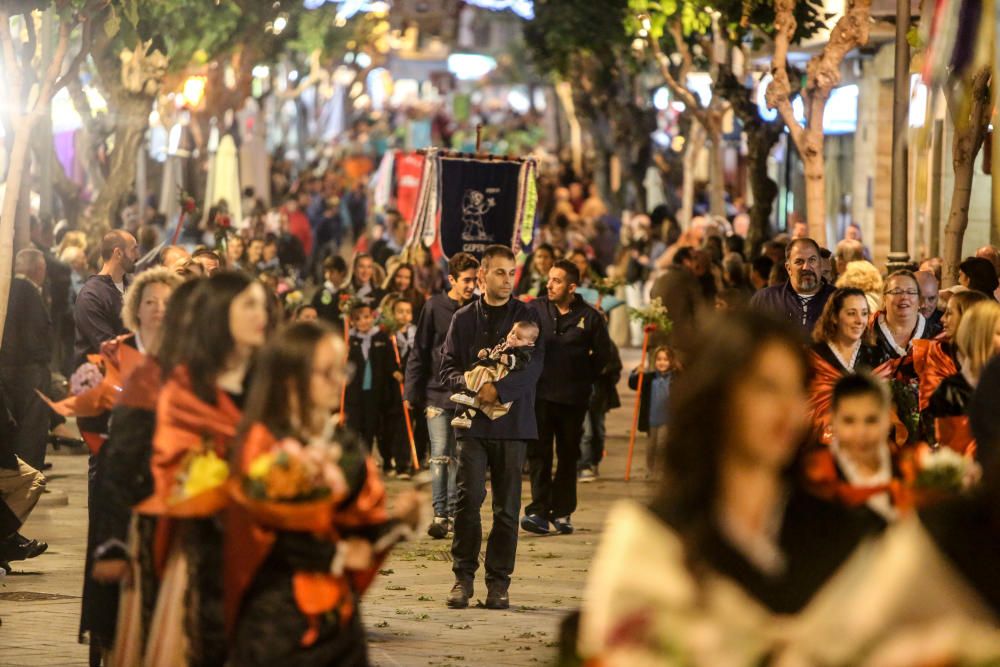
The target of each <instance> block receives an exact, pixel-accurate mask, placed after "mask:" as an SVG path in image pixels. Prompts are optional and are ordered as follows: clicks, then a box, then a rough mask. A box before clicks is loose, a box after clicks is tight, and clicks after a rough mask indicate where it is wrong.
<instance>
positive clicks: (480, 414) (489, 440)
mask: <svg viewBox="0 0 1000 667" xmlns="http://www.w3.org/2000/svg"><path fill="white" fill-rule="evenodd" d="M515 272H516V264H515V261H514V253H513V252H511V250H510V248H507V247H505V246H499V245H493V246H489V247H488V248H486V250H485V251H484V253H483V257H482V264H481V265H480V267H479V281H480V285H481V287H482V291H483V296H482V298H480V299H479V300H476V301H473V302H471V303H469V304H467V305H466V306H463V307H462V308H460V309H459V310H458V311H456V312H455V315H454V317H453V318H452V320H451V326H450V327H449V329H448V335H447V336H446V337H445V342H444V348H443V353H442V356H441V381H442V384H444V385H445V386H446V387H448V388H449V389H451V391H453V392H462V391H464V390H466V387H467V385H466V381H465V372H466V371H467V370H470V369H472V368H473V366H474V365H475V363H476V361H477V360H479V352H480V350H483V349H487V350H491V349H493V348H494V347H495V346H497V345H498V344H500V343H502V342H503V341H504V340H505V339H506V337H507V335H508V333H509V332H510V330H511V329H512V328H513V327H514V323H515V322H524V321H530V322H535V323H537V322H538V316H537V315H536V313H535V312H533V311H532V310H531V309H529V308H528V306H527V305H526V304H524V303H522V302H520V301H518V300H516V299H511V292H512V291H513V289H514V274H515ZM544 361H545V346H544V343H543V342H542V341H541V340H539V341H538V342H537V343H536V344H535V346H534V351H533V352H532V354H531V359H530V361H529V362H528V363H527V365H526V366H525V368H524V370H523V371H518V372H516V373H506V374H505V376H504V377H503V378H502V379H498V380H496V381H495V382H486V383H485V384H482V386H480V388H479V390H478V392H477V394H476V398H477V399H478V404H479V406H480V407H479V408H478V409H477V410H476V413H475V414H474V415H473V416H472V417H471V418H470V421H471V424H470V426H469V428H465V429H456V437H457V438H458V497H457V499H456V508H455V528H454V530H455V537H454V541H453V542H452V546H451V554H452V559H453V565H452V571H453V572H454V573H455V584H454V586H453V587H452V589H451V593H450V594H449V595H448V600H447V604H448V606H449V607H452V608H453V609H463V608H465V607H468V606H469V598H471V597H472V595H473V592H474V591H473V582H474V581H475V576H476V570H477V569H478V568H479V549H480V546H481V542H482V522H481V520H480V516H479V510H480V507H482V504H483V501H484V500H485V499H486V470H487V469H489V471H490V484H491V487H492V491H493V527H492V529H491V531H490V535H489V539H488V540H487V544H486V562H485V569H486V589H487V595H486V607H487V608H489V609H506V608H508V607H509V606H510V598H509V596H508V587H509V586H510V576H511V574H512V573H513V571H514V560H515V556H516V553H517V517H518V515H519V513H520V511H521V468H522V467H523V465H524V459H525V454H526V451H527V442H528V441H529V440H534V439H535V438H537V437H538V431H537V427H536V421H535V385H536V384H537V382H538V377H539V375H540V374H541V370H542V365H543V364H544ZM504 403H510V404H511V405H510V408H509V411H508V412H507V414H504V415H502V416H498V417H497V418H496V419H490V418H489V417H488V416H487V414H486V413H488V412H491V411H492V410H493V408H495V407H496V406H497V405H500V404H504Z"/></svg>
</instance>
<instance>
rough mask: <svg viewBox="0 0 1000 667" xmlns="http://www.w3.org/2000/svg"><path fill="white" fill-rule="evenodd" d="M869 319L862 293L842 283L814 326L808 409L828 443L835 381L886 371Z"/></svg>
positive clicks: (816, 433)
mask: <svg viewBox="0 0 1000 667" xmlns="http://www.w3.org/2000/svg"><path fill="white" fill-rule="evenodd" d="M868 321H869V312H868V300H867V298H866V297H865V293H864V292H862V291H861V290H860V289H857V288H854V287H841V288H838V289H837V290H836V291H835V292H834V293H833V294H831V295H830V298H829V299H828V300H827V302H826V306H824V308H823V312H822V313H821V314H820V316H819V320H818V321H817V322H816V328H815V329H814V330H813V341H814V342H813V346H812V349H811V352H810V355H809V359H810V362H811V364H812V380H811V381H810V385H809V410H810V414H811V416H812V423H813V433H814V436H815V437H816V438H817V439H818V440H820V441H821V442H823V443H825V444H829V443H830V433H829V426H830V407H831V398H832V396H833V388H834V386H835V385H836V384H837V382H838V381H839V380H840V379H841V378H842V377H844V376H845V375H849V374H851V373H856V372H858V371H862V370H866V371H875V372H876V373H883V372H885V371H884V370H883V367H881V364H882V363H883V362H885V355H884V354H882V353H881V352H880V351H879V350H878V348H876V347H875V346H874V342H875V341H874V338H873V336H872V332H871V331H870V330H869V329H868ZM876 369H878V370H876Z"/></svg>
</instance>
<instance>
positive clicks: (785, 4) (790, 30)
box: [765, 0, 805, 150]
mask: <svg viewBox="0 0 1000 667" xmlns="http://www.w3.org/2000/svg"><path fill="white" fill-rule="evenodd" d="M795 28H796V21H795V0H775V3H774V58H773V59H772V61H771V77H772V81H771V85H769V86H768V87H767V92H766V93H765V99H766V100H767V108H768V109H776V110H777V111H778V114H779V115H780V116H781V120H783V121H784V122H785V125H786V126H787V127H788V132H789V133H790V134H791V137H792V141H794V142H795V145H796V146H797V147H798V148H799V149H800V150H802V148H803V142H804V139H805V137H804V135H805V132H804V129H803V127H802V126H801V125H800V124H799V121H798V120H796V118H795V112H794V111H793V109H792V99H791V89H792V85H791V82H790V81H789V80H788V48H789V46H790V45H791V42H792V36H793V35H794V34H795Z"/></svg>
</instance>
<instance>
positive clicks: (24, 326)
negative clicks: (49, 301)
mask: <svg viewBox="0 0 1000 667" xmlns="http://www.w3.org/2000/svg"><path fill="white" fill-rule="evenodd" d="M14 266H15V271H16V276H15V278H14V280H13V282H12V283H11V286H10V300H9V301H8V303H9V306H8V312H7V324H6V326H5V327H4V332H3V343H2V345H0V384H2V385H3V391H4V392H5V393H6V395H7V397H8V399H9V400H10V410H11V416H13V418H14V421H15V422H16V424H17V428H16V429H15V430H14V433H13V437H12V439H11V444H12V446H13V450H14V453H16V454H17V455H18V456H19V457H21V458H22V459H24V461H25V462H26V463H27V464H28V465H30V466H31V467H32V468H34V469H36V470H41V469H42V468H43V466H44V465H45V447H46V445H47V444H48V435H49V417H50V412H49V408H48V406H46V405H45V403H44V402H43V401H42V399H41V398H39V396H38V394H37V393H36V391H41V392H42V393H45V394H47V393H48V391H49V384H50V377H51V375H50V372H49V362H51V361H52V349H53V344H54V342H53V334H52V322H51V320H50V319H49V313H48V311H47V310H46V309H45V302H44V301H43V299H42V285H44V284H45V257H44V256H43V255H42V253H41V252H39V251H38V250H35V249H34V248H26V249H24V250H22V251H21V252H19V253H17V258H16V259H15V262H14Z"/></svg>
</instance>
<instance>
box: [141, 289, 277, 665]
mask: <svg viewBox="0 0 1000 667" xmlns="http://www.w3.org/2000/svg"><path fill="white" fill-rule="evenodd" d="M267 327H268V310H267V295H266V294H265V292H264V288H263V287H262V286H261V285H260V283H258V282H256V281H254V280H252V279H251V278H249V277H247V276H246V275H244V274H241V273H235V272H220V273H217V274H215V275H214V276H212V277H211V278H209V279H207V280H205V281H204V282H203V283H202V284H201V285H200V286H199V288H198V290H197V291H196V293H195V294H194V295H193V296H192V304H191V307H190V321H189V322H188V326H186V327H183V328H182V329H181V330H180V331H177V332H171V334H172V335H175V336H179V337H180V341H179V343H178V344H177V347H176V348H175V351H174V354H172V356H171V357H170V358H162V359H161V364H162V366H163V377H164V379H165V383H164V386H163V388H162V390H161V392H160V396H159V398H158V400H157V406H156V432H155V434H154V436H153V457H152V476H153V482H154V484H153V489H154V490H153V495H152V496H150V498H148V499H147V500H145V501H144V502H143V503H142V504H140V505H139V506H138V508H137V510H138V511H139V512H141V513H144V514H154V515H157V516H159V517H160V522H159V524H158V527H157V535H156V540H155V549H154V552H155V553H154V558H155V563H156V567H157V570H158V571H159V572H162V573H163V574H162V578H161V587H160V593H159V596H158V598H157V601H156V610H155V612H154V614H153V620H152V625H151V628H150V631H149V641H148V644H147V646H146V651H145V660H144V664H146V665H157V666H158V665H164V666H166V665H206V666H207V665H222V664H224V663H225V662H226V640H225V632H224V627H223V614H222V572H223V567H222V565H223V563H222V524H221V517H220V512H221V511H222V509H223V508H224V507H225V506H226V504H227V502H228V498H229V496H228V493H227V492H226V487H225V484H226V481H227V479H228V474H229V470H228V466H227V465H226V460H227V458H228V456H229V447H230V445H231V442H232V440H233V438H234V437H235V435H236V432H237V426H238V424H239V422H240V419H241V418H242V412H241V406H242V404H243V395H244V389H243V386H244V380H245V379H246V375H247V371H248V369H249V367H250V362H251V359H252V357H253V355H254V352H255V350H256V349H257V348H259V347H260V346H261V345H262V344H263V343H264V338H265V335H266V332H267Z"/></svg>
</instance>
